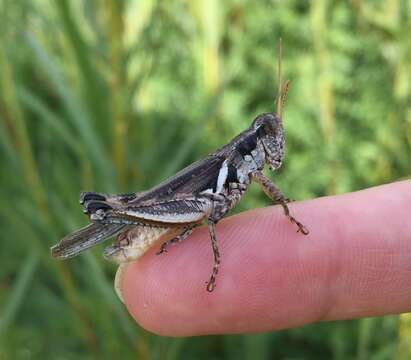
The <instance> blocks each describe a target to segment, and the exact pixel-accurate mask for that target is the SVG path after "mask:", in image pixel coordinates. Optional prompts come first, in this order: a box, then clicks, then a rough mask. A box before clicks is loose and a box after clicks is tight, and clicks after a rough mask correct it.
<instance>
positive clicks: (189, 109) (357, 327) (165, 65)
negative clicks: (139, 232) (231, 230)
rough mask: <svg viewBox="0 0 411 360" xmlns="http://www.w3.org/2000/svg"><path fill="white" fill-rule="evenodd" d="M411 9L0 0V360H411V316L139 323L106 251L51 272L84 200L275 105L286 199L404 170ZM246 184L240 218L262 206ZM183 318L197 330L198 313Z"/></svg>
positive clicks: (407, 168)
mask: <svg viewBox="0 0 411 360" xmlns="http://www.w3.org/2000/svg"><path fill="white" fill-rule="evenodd" d="M410 12H411V2H410V1H405V0H403V1H401V0H386V1H378V2H374V1H361V0H353V1H339V2H329V1H325V0H324V1H312V2H311V3H310V2H305V1H258V2H257V1H247V0H226V1H218V0H200V1H184V0H177V1H165V0H163V1H160V0H159V1H156V0H140V1H138V0H135V1H133V0H129V1H115V0H105V1H102V0H92V1H80V0H75V1H69V0H56V1H51V0H32V1H24V0H18V1H15V0H0V149H1V150H0V164H1V165H0V169H1V171H0V229H1V251H0V264H1V265H0V358H1V359H37V358H42V359H104V358H107V359H112V358H114V357H116V358H121V359H130V358H134V359H194V358H195V359H268V358H271V359H274V358H275V359H331V358H333V359H348V358H349V359H360V360H362V359H393V358H395V357H396V358H400V359H410V358H411V317H408V315H402V316H400V317H398V316H387V317H383V318H370V319H363V320H358V321H345V322H344V321H340V322H335V323H322V324H314V325H310V326H305V327H303V328H299V329H292V330H287V331H278V332H273V333H265V334H257V335H236V336H211V337H197V338H180V339H172V338H165V337H159V336H155V335H152V334H149V333H147V332H145V331H144V330H143V329H141V328H139V327H138V326H137V325H136V324H135V323H134V322H133V321H132V320H131V319H130V317H129V316H128V314H127V313H126V311H125V310H124V308H123V306H122V304H121V303H120V302H119V300H118V299H117V298H116V296H115V294H114V291H113V287H112V280H113V276H114V271H115V266H114V265H112V264H110V263H107V262H105V261H104V260H102V258H101V256H100V251H101V247H100V248H98V249H94V250H92V251H89V252H87V253H86V254H84V255H82V256H79V257H78V258H76V259H73V260H71V261H67V262H64V263H63V262H58V261H55V260H53V259H52V258H51V257H50V256H49V247H50V246H51V245H52V244H54V243H56V242H57V241H58V240H59V239H60V238H61V237H62V236H63V235H65V234H66V233H68V232H69V231H71V230H73V229H75V228H77V227H78V226H82V225H84V224H85V223H86V218H85V216H84V215H83V214H82V212H81V211H80V208H79V204H78V195H79V192H80V191H82V190H97V191H104V192H129V191H138V190H143V189H147V188H148V187H150V186H152V185H155V184H156V183H158V182H159V181H160V180H162V179H164V178H166V177H167V176H170V175H172V174H173V173H175V172H176V171H177V170H179V169H181V168H182V167H184V166H185V165H187V164H189V163H190V162H192V161H194V160H196V159H198V158H200V157H202V156H204V155H205V154H207V153H209V152H211V151H213V150H214V149H215V148H217V147H219V146H221V145H222V144H224V143H226V142H227V141H229V140H230V139H231V138H232V137H233V136H235V135H236V134H237V133H238V132H239V131H241V130H243V129H245V128H246V127H247V126H248V125H249V124H250V122H251V121H252V120H253V119H254V117H255V116H256V115H257V114H258V113H260V112H264V111H273V110H274V109H275V107H274V104H273V99H274V97H275V95H276V87H277V81H276V63H277V45H278V42H279V39H280V38H282V40H283V46H284V57H283V70H284V78H287V79H290V80H291V81H292V83H291V87H290V91H289V96H288V102H287V104H286V110H285V116H284V121H285V128H286V136H287V154H286V160H285V164H284V166H283V168H282V169H281V171H279V172H278V173H275V174H271V175H270V176H271V177H272V178H273V179H275V181H276V183H277V184H278V185H279V186H280V188H281V189H282V190H283V192H284V193H285V194H287V196H289V197H291V198H296V199H307V198H311V197H317V196H322V195H326V194H336V193H342V192H347V191H352V190H357V189H362V188H365V187H369V186H372V185H377V184H382V183H386V182H390V181H393V180H397V179H401V178H406V177H409V176H410V174H411V156H410V152H411V88H410V87H411V40H410V39H411V38H410V34H411V20H410V19H411V15H410ZM268 204H269V201H268V200H267V199H266V198H265V197H264V195H262V194H261V191H260V190H259V189H258V188H254V187H253V188H252V189H251V191H250V193H249V194H247V195H246V197H245V199H244V201H242V202H241V204H240V205H239V207H238V209H237V211H239V210H244V209H247V208H251V207H256V206H265V205H268ZM193 321H195V319H193Z"/></svg>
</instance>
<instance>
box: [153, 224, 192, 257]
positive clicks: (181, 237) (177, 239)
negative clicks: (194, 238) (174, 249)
mask: <svg viewBox="0 0 411 360" xmlns="http://www.w3.org/2000/svg"><path fill="white" fill-rule="evenodd" d="M193 228H194V226H189V227H186V228H185V229H184V230H183V232H182V233H181V234H180V235H177V236H176V237H175V238H173V239H171V240H167V241H164V242H163V243H162V244H161V246H160V250H159V251H158V252H157V253H156V255H160V254H162V253H164V252H167V247H168V246H169V245H172V244H175V243H178V242H181V241H183V240H185V239H187V238H188V237H189V236H190V235H191V233H192V232H193Z"/></svg>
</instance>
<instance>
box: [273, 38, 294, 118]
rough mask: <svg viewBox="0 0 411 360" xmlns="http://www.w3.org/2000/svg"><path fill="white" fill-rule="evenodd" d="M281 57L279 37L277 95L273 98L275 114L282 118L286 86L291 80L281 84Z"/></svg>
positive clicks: (281, 49) (281, 47)
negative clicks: (275, 108) (275, 107)
mask: <svg viewBox="0 0 411 360" xmlns="http://www.w3.org/2000/svg"><path fill="white" fill-rule="evenodd" d="M282 58H283V41H282V39H281V38H280V42H279V44H278V67H277V70H278V73H277V80H278V90H277V97H276V100H275V104H276V105H277V115H278V116H279V117H280V118H282V117H283V110H284V106H285V101H286V100H287V93H288V87H289V86H290V83H291V81H290V80H287V81H286V82H285V84H284V85H283V80H282V66H281V65H282V64H281V63H282Z"/></svg>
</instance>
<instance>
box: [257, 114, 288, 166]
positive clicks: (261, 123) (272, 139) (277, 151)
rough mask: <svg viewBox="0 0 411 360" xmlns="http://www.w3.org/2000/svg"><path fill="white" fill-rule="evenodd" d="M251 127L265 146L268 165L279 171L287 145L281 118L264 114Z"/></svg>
mask: <svg viewBox="0 0 411 360" xmlns="http://www.w3.org/2000/svg"><path fill="white" fill-rule="evenodd" d="M251 127H252V128H253V129H254V130H255V131H256V133H257V134H258V138H259V139H260V140H261V142H262V144H263V146H264V152H265V161H266V163H267V164H268V166H269V167H270V169H272V170H275V169H278V168H279V167H280V166H281V163H282V161H283V158H284V145H285V137H284V129H283V124H282V121H281V118H280V117H279V116H278V115H277V114H274V113H263V114H260V115H258V116H257V117H256V118H255V119H254V121H253V123H252V125H251Z"/></svg>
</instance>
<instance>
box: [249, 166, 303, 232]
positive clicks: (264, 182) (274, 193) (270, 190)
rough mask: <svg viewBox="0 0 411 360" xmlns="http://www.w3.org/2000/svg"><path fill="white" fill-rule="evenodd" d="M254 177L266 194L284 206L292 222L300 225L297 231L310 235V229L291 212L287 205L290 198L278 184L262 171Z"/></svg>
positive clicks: (253, 175)
mask: <svg viewBox="0 0 411 360" xmlns="http://www.w3.org/2000/svg"><path fill="white" fill-rule="evenodd" d="M252 178H253V180H255V181H257V182H258V183H259V184H260V185H261V187H262V188H263V190H264V192H265V193H266V195H267V196H268V197H269V198H270V199H271V200H273V201H274V203H275V204H280V205H281V206H282V207H283V210H284V214H285V216H287V217H288V219H289V220H290V221H291V222H292V223H294V224H296V225H297V226H298V230H297V232H301V233H302V234H304V235H308V233H309V231H308V229H307V228H306V227H305V226H304V225H303V224H302V223H300V222H299V221H298V220H297V219H295V218H294V217H293V216H292V215H291V214H290V209H289V208H288V205H287V203H288V202H290V200H289V199H288V198H286V197H285V196H284V195H283V194H282V192H281V191H280V189H279V188H277V186H275V185H274V184H273V183H272V182H271V181H270V179H269V178H267V177H266V176H265V175H264V174H263V173H262V172H260V171H256V172H255V173H253V174H252Z"/></svg>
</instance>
